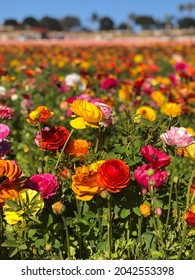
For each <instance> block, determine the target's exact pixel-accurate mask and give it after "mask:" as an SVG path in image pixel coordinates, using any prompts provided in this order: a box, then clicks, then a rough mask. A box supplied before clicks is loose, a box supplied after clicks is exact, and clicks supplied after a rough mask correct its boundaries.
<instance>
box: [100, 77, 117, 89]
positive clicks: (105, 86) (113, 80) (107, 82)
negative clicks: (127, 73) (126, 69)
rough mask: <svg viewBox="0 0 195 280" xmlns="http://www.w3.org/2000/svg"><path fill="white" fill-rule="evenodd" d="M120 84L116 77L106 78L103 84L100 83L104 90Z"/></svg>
mask: <svg viewBox="0 0 195 280" xmlns="http://www.w3.org/2000/svg"><path fill="white" fill-rule="evenodd" d="M117 86H118V81H117V79H116V78H110V77H108V78H105V79H104V80H103V81H102V82H101V84H100V87H101V89H102V90H107V89H109V88H112V87H117Z"/></svg>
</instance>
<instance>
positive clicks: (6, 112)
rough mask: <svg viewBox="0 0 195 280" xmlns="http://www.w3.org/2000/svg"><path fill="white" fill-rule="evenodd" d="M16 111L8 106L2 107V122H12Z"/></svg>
mask: <svg viewBox="0 0 195 280" xmlns="http://www.w3.org/2000/svg"><path fill="white" fill-rule="evenodd" d="M13 113H14V110H12V109H10V108H9V107H7V106H0V119H1V120H11V119H12V117H13Z"/></svg>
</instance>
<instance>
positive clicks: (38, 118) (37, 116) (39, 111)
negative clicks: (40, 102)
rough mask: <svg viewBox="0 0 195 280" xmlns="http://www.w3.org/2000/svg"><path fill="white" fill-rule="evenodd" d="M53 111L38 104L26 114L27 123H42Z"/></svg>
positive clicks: (51, 115)
mask: <svg viewBox="0 0 195 280" xmlns="http://www.w3.org/2000/svg"><path fill="white" fill-rule="evenodd" d="M53 115H54V112H52V111H51V110H49V109H48V108H47V107H46V106H38V107H37V108H36V109H34V110H33V111H31V112H30V113H29V114H28V118H27V122H29V123H34V124H35V123H44V122H46V121H47V120H49V119H50V118H51V117H53Z"/></svg>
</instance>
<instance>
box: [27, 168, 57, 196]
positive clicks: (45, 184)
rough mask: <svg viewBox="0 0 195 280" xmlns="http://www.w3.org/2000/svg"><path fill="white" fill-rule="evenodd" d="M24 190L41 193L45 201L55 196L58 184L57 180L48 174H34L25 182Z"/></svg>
mask: <svg viewBox="0 0 195 280" xmlns="http://www.w3.org/2000/svg"><path fill="white" fill-rule="evenodd" d="M24 188H29V189H32V190H36V191H38V192H40V193H41V197H42V198H46V199H47V198H49V197H50V196H53V195H55V194H56V191H57V190H58V188H59V183H58V180H57V178H56V177H55V176H54V175H52V174H50V173H44V174H36V175H33V176H32V177H30V178H29V179H28V180H27V182H26V183H25V185H24Z"/></svg>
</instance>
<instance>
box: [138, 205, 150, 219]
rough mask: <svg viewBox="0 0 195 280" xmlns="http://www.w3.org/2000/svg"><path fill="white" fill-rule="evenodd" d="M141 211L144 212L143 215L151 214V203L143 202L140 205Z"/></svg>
mask: <svg viewBox="0 0 195 280" xmlns="http://www.w3.org/2000/svg"><path fill="white" fill-rule="evenodd" d="M139 210H140V213H141V214H142V216H144V217H147V216H149V215H150V213H151V208H150V205H148V204H146V203H143V204H141V205H140V207H139Z"/></svg>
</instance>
